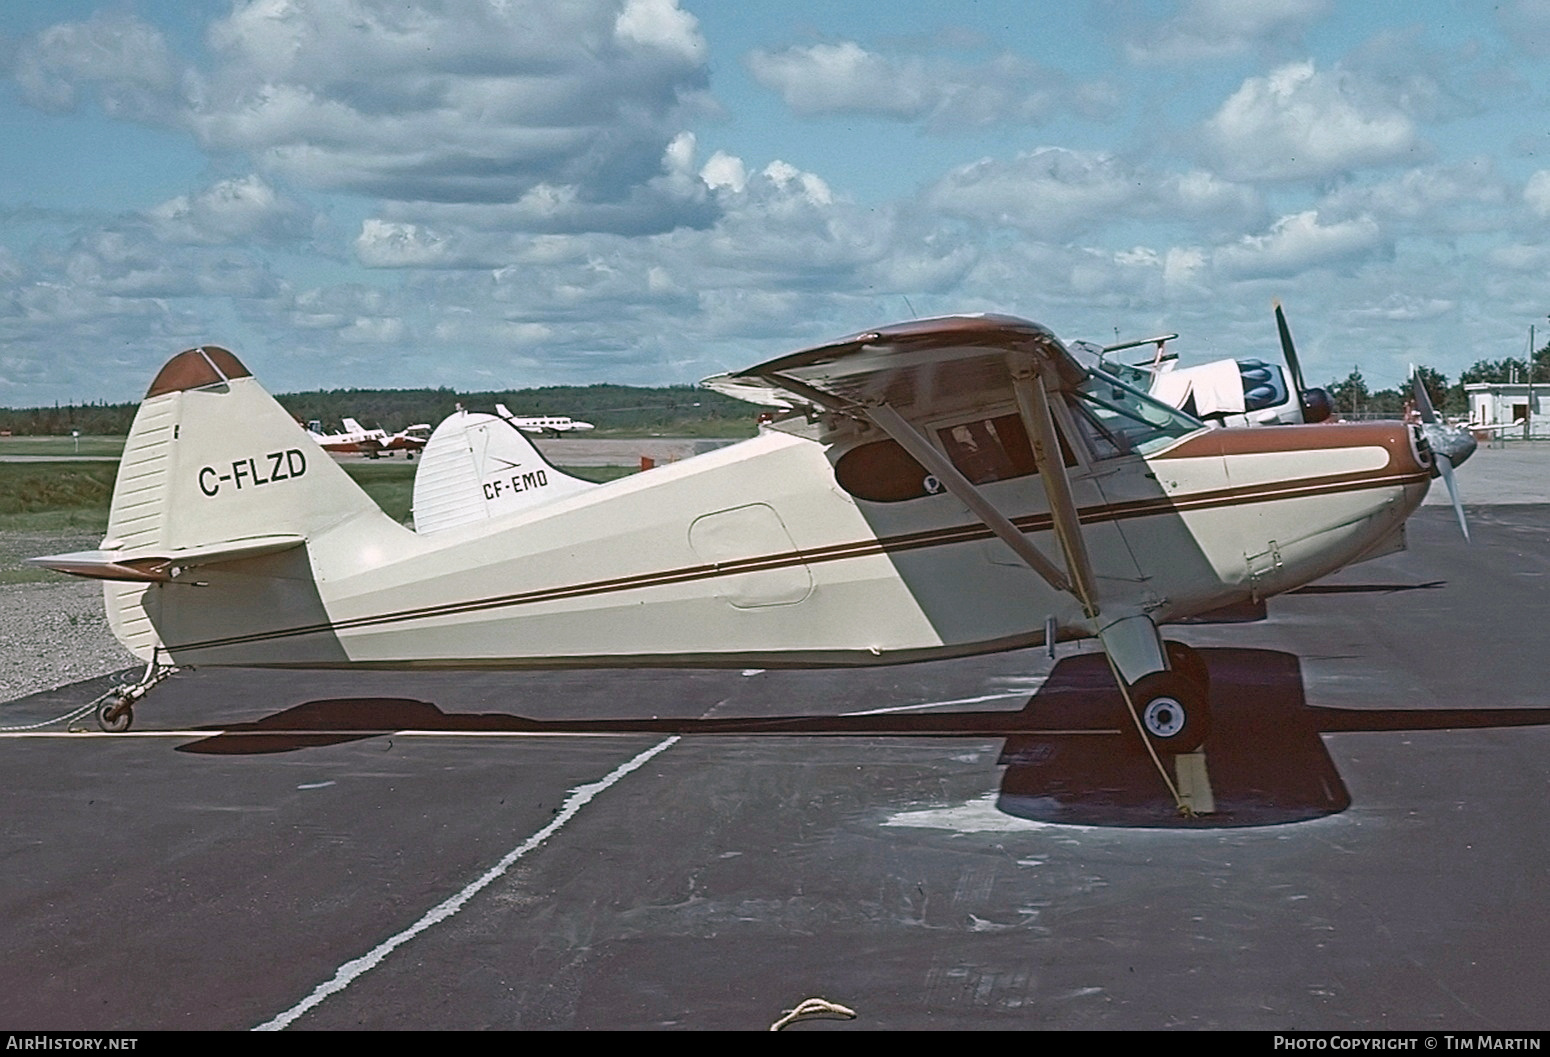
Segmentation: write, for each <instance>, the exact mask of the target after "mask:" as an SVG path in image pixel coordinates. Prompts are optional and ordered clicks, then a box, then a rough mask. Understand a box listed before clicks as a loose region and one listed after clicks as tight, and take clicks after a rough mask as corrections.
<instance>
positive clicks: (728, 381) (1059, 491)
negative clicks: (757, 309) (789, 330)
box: [701, 315, 1098, 618]
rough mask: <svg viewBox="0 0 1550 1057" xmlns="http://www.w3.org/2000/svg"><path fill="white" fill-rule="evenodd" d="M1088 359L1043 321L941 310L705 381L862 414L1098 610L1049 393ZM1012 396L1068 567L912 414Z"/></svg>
mask: <svg viewBox="0 0 1550 1057" xmlns="http://www.w3.org/2000/svg"><path fill="white" fill-rule="evenodd" d="M1087 377H1088V370H1087V369H1086V368H1085V367H1083V366H1082V365H1081V364H1080V363H1079V362H1077V360H1076V358H1075V357H1073V356H1072V355H1071V353H1070V352H1069V351H1068V350H1067V349H1066V347H1065V346H1064V345H1062V344H1061V343H1060V340H1059V339H1058V338H1056V337H1055V335H1054V334H1053V333H1052V332H1051V331H1050V330H1048V329H1047V328H1045V327H1042V326H1040V325H1039V324H1037V323H1033V322H1030V321H1029V320H1026V319H1019V318H1017V317H1015V316H1000V315H977V316H943V317H938V318H934V319H922V320H915V321H912V322H909V323H899V324H894V325H892V326H888V327H881V328H879V329H877V330H870V331H864V332H862V333H860V334H853V335H851V336H849V337H846V338H841V339H840V340H838V341H836V342H832V343H830V344H828V345H820V346H818V347H817V348H813V349H806V350H803V351H801V352H796V353H792V354H790V355H788V356H782V357H780V358H778V359H774V360H770V361H768V362H767V363H761V364H758V365H757V366H754V367H750V368H748V369H747V370H745V371H740V372H737V373H735V374H731V375H721V376H717V377H714V378H709V379H706V380H705V381H704V382H702V383H701V384H702V385H704V386H706V387H707V388H710V389H714V390H717V391H719V392H722V393H726V394H728V395H734V396H738V397H740V398H741V399H748V397H747V395H746V394H747V392H748V391H749V390H750V387H753V388H755V389H764V390H767V391H768V392H769V393H771V394H772V396H774V395H780V396H784V397H785V398H786V399H788V400H791V401H794V402H795V403H797V404H805V405H808V406H812V407H815V408H819V409H822V410H824V411H829V412H833V413H838V414H843V415H848V416H851V417H855V418H860V419H864V420H866V421H868V422H870V423H871V424H872V425H874V426H876V427H877V428H879V429H880V430H882V432H883V433H885V434H886V435H887V436H888V437H890V438H891V439H892V440H894V441H895V442H896V443H898V445H899V446H900V447H902V448H903V449H904V450H905V451H907V452H908V453H909V454H910V455H911V456H913V457H914V458H915V460H916V461H917V462H919V463H920V464H921V465H922V466H923V467H925V468H926V469H927V470H928V471H929V472H930V473H931V475H932V476H933V477H935V478H936V480H937V481H938V482H939V483H940V485H941V486H942V487H943V488H945V489H946V490H947V491H948V492H950V493H952V494H953V495H954V496H955V497H956V498H957V499H958V500H959V501H960V502H962V503H963V504H964V505H965V506H967V507H968V508H969V510H970V511H972V512H973V514H974V516H975V517H977V518H978V519H979V520H980V521H981V522H982V523H983V524H984V525H985V526H986V527H987V528H989V529H990V530H991V532H993V533H995V535H996V536H997V537H998V538H1000V539H1001V540H1002V542H1004V543H1005V544H1006V545H1007V546H1008V547H1010V548H1011V549H1012V551H1013V552H1014V553H1015V554H1017V556H1018V557H1019V558H1020V559H1021V560H1022V561H1023V562H1024V563H1025V564H1026V565H1027V566H1028V567H1029V568H1031V569H1032V570H1033V571H1034V572H1036V573H1037V574H1038V575H1039V576H1040V577H1042V578H1043V579H1044V580H1045V581H1046V582H1047V583H1049V584H1050V585H1051V586H1052V587H1054V588H1055V589H1057V590H1060V591H1067V592H1070V593H1071V594H1072V595H1073V596H1075V597H1076V598H1077V600H1078V601H1080V602H1081V603H1082V606H1083V608H1084V609H1085V610H1086V611H1087V615H1088V616H1089V617H1094V618H1096V617H1097V616H1098V602H1097V596H1096V592H1095V590H1094V577H1093V572H1092V564H1091V562H1090V560H1089V558H1088V555H1087V547H1086V543H1085V541H1084V539H1083V535H1082V529H1081V525H1080V521H1079V518H1078V513H1077V509H1076V504H1075V503H1074V502H1073V500H1072V497H1071V486H1070V480H1069V478H1068V477H1067V475H1066V470H1065V465H1064V462H1063V460H1062V459H1061V457H1060V447H1059V440H1058V438H1057V435H1056V432H1055V426H1054V421H1053V419H1052V418H1051V414H1050V409H1049V394H1050V392H1052V391H1056V390H1059V389H1062V388H1069V387H1073V386H1076V385H1078V384H1079V383H1081V382H1082V381H1084V380H1086V379H1087ZM1011 397H1015V399H1016V403H1017V407H1018V414H1019V416H1020V417H1021V419H1022V421H1023V425H1024V428H1025V429H1026V431H1027V434H1028V439H1029V442H1030V445H1031V447H1032V450H1033V455H1034V459H1035V462H1036V463H1037V464H1038V467H1039V470H1040V472H1041V473H1042V474H1043V476H1044V484H1045V491H1046V495H1047V497H1048V499H1049V505H1050V513H1051V516H1052V518H1053V520H1054V527H1055V536H1056V538H1057V539H1058V541H1059V543H1060V548H1061V552H1062V557H1063V558H1064V565H1065V568H1064V569H1062V568H1060V566H1059V565H1057V564H1056V563H1055V562H1054V561H1052V560H1051V559H1050V558H1048V557H1047V556H1046V555H1044V553H1043V552H1041V551H1040V550H1039V549H1038V548H1037V547H1036V546H1035V545H1034V544H1033V542H1032V541H1031V540H1029V539H1028V537H1027V536H1026V535H1024V533H1023V532H1022V531H1021V530H1020V529H1018V528H1017V526H1016V525H1014V524H1013V523H1012V521H1011V520H1010V519H1009V518H1008V517H1007V516H1006V515H1005V514H1003V513H1002V512H1001V511H999V510H997V509H996V507H995V506H994V504H992V503H991V502H990V501H989V500H988V499H986V498H985V496H984V495H983V494H982V493H981V491H980V490H979V489H978V488H977V487H975V485H974V484H973V483H972V482H971V481H969V480H968V478H967V477H965V476H964V475H963V474H962V473H961V472H960V471H959V470H958V468H957V467H956V466H954V465H953V463H952V461H951V460H950V459H948V458H947V456H946V455H944V454H943V453H942V451H941V450H939V449H938V448H937V447H936V446H935V445H933V444H932V443H931V441H930V440H928V439H927V437H926V436H925V434H924V433H923V432H922V431H921V429H920V428H919V427H918V426H917V425H916V424H915V423H918V422H920V421H921V420H923V419H927V418H930V417H933V416H935V415H937V414H940V413H943V412H950V411H953V410H958V409H963V408H972V407H977V406H988V405H992V404H1005V403H1007V402H1008V400H1009V398H1011Z"/></svg>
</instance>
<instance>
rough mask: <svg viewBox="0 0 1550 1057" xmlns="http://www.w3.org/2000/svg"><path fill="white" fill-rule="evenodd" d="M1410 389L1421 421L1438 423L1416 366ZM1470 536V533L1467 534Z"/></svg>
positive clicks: (1413, 367) (1411, 375)
mask: <svg viewBox="0 0 1550 1057" xmlns="http://www.w3.org/2000/svg"><path fill="white" fill-rule="evenodd" d="M1410 388H1411V390H1412V391H1413V392H1414V394H1415V409H1416V410H1417V411H1418V412H1420V414H1421V421H1422V422H1426V423H1433V422H1436V421H1437V412H1436V411H1433V410H1432V398H1431V397H1430V396H1429V395H1428V394H1427V392H1426V386H1425V385H1424V384H1422V382H1421V372H1420V371H1419V370H1417V369H1416V365H1415V364H1413V363H1412V364H1411V365H1410ZM1465 535H1466V536H1467V535H1469V533H1467V532H1466V533H1465Z"/></svg>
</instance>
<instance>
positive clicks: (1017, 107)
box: [747, 40, 1117, 133]
mask: <svg viewBox="0 0 1550 1057" xmlns="http://www.w3.org/2000/svg"><path fill="white" fill-rule="evenodd" d="M747 61H748V68H749V71H750V72H751V73H752V74H753V76H754V79H755V80H757V81H758V82H759V83H760V84H762V85H764V86H765V87H766V88H769V89H772V90H773V91H775V92H777V93H779V95H780V97H781V98H782V99H783V100H785V102H786V105H787V106H789V107H791V109H792V110H794V111H796V112H797V113H798V114H803V115H806V116H818V115H824V114H844V113H850V114H869V115H872V116H875V117H882V118H889V119H893V120H899V121H918V122H921V123H922V124H923V125H924V126H925V127H926V128H927V129H928V130H929V131H932V132H939V133H951V132H954V131H962V130H964V129H966V128H981V127H984V126H986V125H992V124H996V123H999V122H1011V123H1017V124H1041V123H1043V122H1045V121H1048V120H1050V119H1051V118H1053V117H1055V116H1056V115H1058V114H1064V113H1078V114H1081V115H1082V116H1084V117H1088V118H1101V117H1105V116H1107V115H1108V114H1110V113H1112V112H1113V110H1114V109H1115V107H1116V104H1117V99H1116V96H1115V93H1114V91H1113V89H1112V88H1110V87H1108V86H1107V85H1105V84H1103V83H1101V82H1097V81H1093V80H1083V81H1073V80H1072V79H1071V78H1068V77H1067V76H1066V75H1064V74H1062V73H1060V72H1059V71H1056V70H1052V69H1049V68H1046V67H1043V66H1039V65H1037V64H1034V63H1031V62H1029V61H1027V60H1026V59H1023V58H1020V57H1018V56H1015V55H1010V54H1006V55H1000V56H997V57H995V58H993V59H991V60H989V61H987V62H983V63H978V64H974V65H966V64H960V63H955V62H949V61H947V60H944V59H940V58H935V57H923V56H918V55H908V56H897V57H894V56H886V55H881V54H878V53H877V52H873V51H868V50H867V49H866V48H863V47H862V46H861V45H860V44H857V43H856V42H855V41H849V40H844V41H839V42H837V43H820V44H812V45H808V46H805V47H804V46H793V47H788V48H785V49H783V50H780V51H764V50H755V51H753V52H751V53H750V54H749V55H748V60H747Z"/></svg>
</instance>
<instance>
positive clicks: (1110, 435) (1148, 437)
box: [1066, 371, 1204, 459]
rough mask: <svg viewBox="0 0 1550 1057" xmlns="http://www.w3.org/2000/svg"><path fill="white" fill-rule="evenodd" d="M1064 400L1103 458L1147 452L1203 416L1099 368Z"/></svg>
mask: <svg viewBox="0 0 1550 1057" xmlns="http://www.w3.org/2000/svg"><path fill="white" fill-rule="evenodd" d="M1066 403H1067V406H1068V407H1069V408H1070V409H1071V418H1072V419H1073V420H1074V421H1075V422H1076V425H1077V428H1078V429H1079V430H1081V432H1082V434H1083V436H1084V438H1085V439H1086V440H1087V442H1088V444H1089V445H1090V446H1091V448H1092V450H1093V454H1094V455H1095V456H1096V457H1097V458H1099V459H1112V458H1115V457H1117V456H1120V455H1131V454H1135V455H1148V454H1150V453H1152V452H1154V451H1157V450H1158V449H1160V448H1164V447H1166V446H1168V445H1169V444H1171V443H1173V442H1174V441H1175V440H1178V439H1179V438H1180V437H1184V436H1187V435H1189V434H1191V433H1194V432H1195V431H1196V430H1199V429H1201V428H1202V427H1203V426H1204V423H1202V422H1201V421H1200V420H1199V419H1196V418H1194V417H1192V416H1190V415H1188V414H1185V413H1184V412H1182V411H1178V410H1175V409H1174V408H1171V407H1168V406H1167V405H1166V404H1164V403H1162V402H1160V401H1158V400H1154V399H1152V398H1151V397H1149V396H1146V395H1144V394H1143V393H1141V392H1139V391H1138V390H1136V389H1133V388H1131V387H1130V386H1128V385H1126V384H1125V383H1123V382H1121V381H1119V380H1118V379H1116V378H1113V377H1110V376H1109V375H1106V374H1103V373H1101V372H1097V371H1094V372H1093V373H1092V374H1090V375H1089V376H1088V378H1087V379H1086V380H1085V381H1084V382H1082V384H1080V385H1078V386H1077V387H1076V388H1074V389H1071V390H1069V391H1067V393H1066Z"/></svg>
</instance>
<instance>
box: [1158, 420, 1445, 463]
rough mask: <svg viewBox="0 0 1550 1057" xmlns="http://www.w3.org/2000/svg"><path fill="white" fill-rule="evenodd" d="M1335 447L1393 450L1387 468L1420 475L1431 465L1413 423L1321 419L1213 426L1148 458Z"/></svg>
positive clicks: (1263, 452) (1186, 457) (1311, 449)
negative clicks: (1420, 458) (1417, 445)
mask: <svg viewBox="0 0 1550 1057" xmlns="http://www.w3.org/2000/svg"><path fill="white" fill-rule="evenodd" d="M1331 448H1383V449H1384V450H1386V451H1387V452H1388V453H1389V464H1388V466H1387V467H1386V468H1385V470H1384V471H1381V472H1388V473H1417V472H1421V471H1426V470H1429V469H1430V467H1427V466H1422V465H1421V464H1420V463H1419V462H1417V461H1416V457H1415V452H1414V450H1413V449H1412V447H1411V444H1410V427H1409V426H1407V425H1405V424H1404V423H1403V422H1321V423H1319V424H1317V425H1312V426H1240V427H1236V428H1233V429H1213V430H1208V431H1206V432H1204V433H1197V434H1195V435H1194V436H1193V437H1190V438H1189V439H1188V440H1186V441H1184V443H1182V444H1180V445H1178V446H1176V447H1173V448H1169V449H1168V450H1167V451H1164V452H1160V453H1158V454H1157V455H1153V456H1151V458H1150V459H1149V460H1148V461H1152V462H1156V461H1159V460H1163V459H1199V458H1210V457H1211V456H1213V455H1221V456H1228V455H1263V454H1269V453H1272V452H1283V451H1326V450H1328V449H1331Z"/></svg>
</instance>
